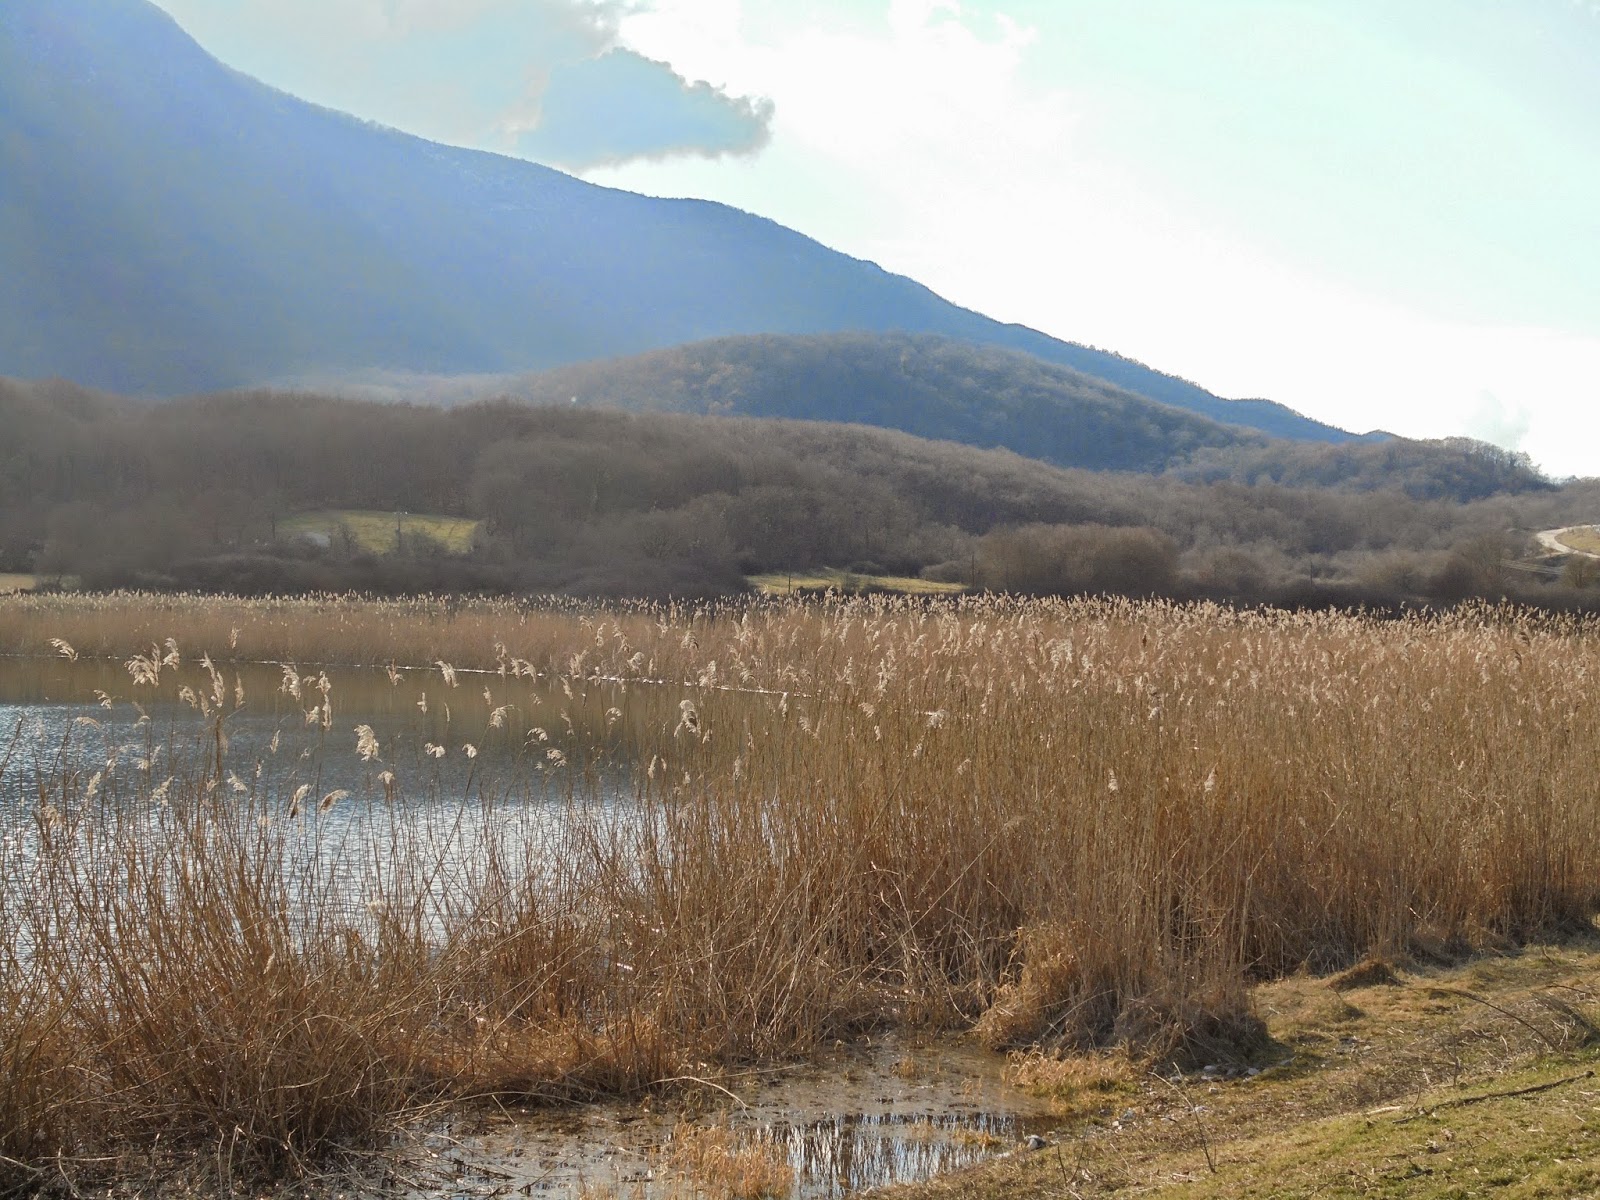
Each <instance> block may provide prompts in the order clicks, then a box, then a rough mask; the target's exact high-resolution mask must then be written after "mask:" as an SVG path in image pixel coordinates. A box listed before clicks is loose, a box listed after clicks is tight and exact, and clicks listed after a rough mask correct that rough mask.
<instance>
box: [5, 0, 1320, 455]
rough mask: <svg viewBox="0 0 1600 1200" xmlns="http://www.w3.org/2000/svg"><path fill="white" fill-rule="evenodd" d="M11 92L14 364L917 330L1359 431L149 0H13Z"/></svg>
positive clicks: (75, 369)
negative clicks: (967, 303)
mask: <svg viewBox="0 0 1600 1200" xmlns="http://www.w3.org/2000/svg"><path fill="white" fill-rule="evenodd" d="M0 113H4V115H5V120H4V128H3V129H0V274H3V275H4V276H5V277H6V279H7V287H6V288H5V289H3V290H0V374H5V375H12V376H24V377H34V378H38V377H44V376H57V375H59V376H65V377H68V378H72V379H75V380H77V381H79V382H81V383H84V384H88V385H93V386H97V387H105V388H109V389H111V390H115V391H120V392H124V393H130V394H136V395H152V396H161V395H174V394H180V393H190V392H199V391H208V390H215V389H221V388H230V387H241V386H252V385H259V384H262V383H266V382H271V381H274V380H282V379H285V378H290V377H296V376H302V377H303V376H308V375H317V374H338V373H341V372H350V371H364V370H370V369H373V368H382V369H391V370H403V371H416V372H427V373H438V374H455V373H462V372H510V371H526V370H533V369H539V368H544V367H550V366H556V365H560V364H564V363H571V362H578V361H583V360H588V359H597V358H607V357H613V356H617V355H624V354H632V353H638V352H641V351H645V350H650V349H660V348H664V347H668V346H673V345H677V344H680V343H684V342H690V341H696V340H700V339H705V338H710V337H719V336H724V335H729V334H737V333H817V332H827V331H840V330H873V331H889V330H909V331H917V332H926V333H938V334H944V335H948V336H953V337H959V338H965V339H967V340H971V341H977V342H984V343H990V344H994V345H1000V346H1007V347H1011V348H1013V349H1020V350H1025V351H1027V352H1029V353H1031V354H1035V355H1038V356H1039V357H1041V358H1044V359H1047V360H1049V361H1051V362H1055V363H1059V364H1062V365H1065V366H1068V367H1071V368H1073V369H1074V370H1078V371H1081V372H1084V373H1086V374H1089V375H1093V376H1096V377H1098V378H1101V379H1105V380H1107V381H1109V382H1111V383H1113V384H1115V385H1117V386H1119V387H1122V388H1125V389H1127V390H1129V391H1133V392H1136V393H1138V394H1140V395H1143V396H1146V397H1149V398H1152V399H1156V400H1159V401H1162V402H1163V403H1167V404H1173V405H1177V406H1179V407H1182V408H1186V409H1189V410H1190V411H1192V412H1195V413H1198V414H1200V415H1203V416H1206V417H1208V418H1210V419H1212V420H1217V421H1224V422H1228V423H1232V424H1238V425H1243V426H1247V427H1250V428H1254V429H1258V430H1261V431H1263V432H1266V433H1269V434H1272V435H1274V436H1285V437H1296V438H1305V439H1310V440H1318V441H1331V442H1340V441H1345V440H1349V438H1350V436H1351V435H1349V434H1347V433H1344V432H1343V431H1341V430H1336V429H1333V428H1331V427H1329V426H1326V425H1321V424H1319V423H1317V422H1314V421H1310V420H1308V419H1307V418H1305V417H1302V416H1300V415H1299V414H1296V413H1293V412H1291V411H1290V410H1288V409H1286V408H1283V407H1282V406H1279V405H1275V404H1272V403H1270V402H1264V401H1249V402H1237V401H1228V400H1223V399H1220V398H1219V397H1216V396H1213V395H1212V394H1210V393H1209V392H1206V391H1205V390H1204V389H1202V388H1200V387H1197V386H1196V385H1194V384H1191V383H1188V382H1185V381H1183V380H1180V379H1175V378H1173V377H1171V376H1167V375H1163V374H1161V373H1159V372H1156V371H1153V370H1150V369H1149V368H1147V367H1144V366H1142V365H1140V364H1138V363H1135V362H1132V361H1131V360H1128V359H1125V358H1121V357H1119V356H1117V355H1114V354H1110V353H1106V352H1104V351H1100V350H1095V349H1091V348H1088V347H1084V346H1078V345H1073V344H1070V343H1066V342H1061V341H1057V340H1055V339H1053V338H1049V337H1047V336H1045V335H1043V334H1040V333H1038V332H1036V331H1033V330H1030V329H1026V328H1023V327H1021V326H1016V325H1005V324H1001V323H999V322H996V321H993V320H990V319H989V318H987V317H984V316H981V315H980V314H977V313H973V312H970V311H967V310H964V309H961V308H958V307H956V306H955V305H952V304H950V303H948V302H946V301H945V300H943V299H941V298H940V297H938V296H936V295H935V294H934V293H933V292H931V291H929V290H928V289H927V288H925V287H922V286H921V285H919V284H917V283H915V282H913V281H911V280H909V279H905V278H901V277H897V276H894V275H891V274H888V273H886V272H884V271H883V270H881V269H880V268H878V267H876V266H874V265H873V264H871V263H867V262H862V261H859V260H857V259H853V258H850V257H848V256H846V255H843V254H839V253H837V252H834V251H832V250H829V249H827V248H826V247H824V246H821V245H819V244H818V243H816V242H814V241H812V240H810V239H809V238H806V237H804V236H802V235H801V234H799V233H796V232H795V231H793V230H790V229H786V228H783V227H782V226H779V225H777V224H775V223H774V222H771V221H768V220H764V219H762V218H759V217H755V216H751V215H749V214H747V213H743V212H739V211H737V210H734V209H732V208H728V207H726V206H723V205H718V204H711V203H705V202H701V201H690V200H658V199H651V198H647V197H643V196H637V195H632V194H629V193H626V192H621V191H616V190H612V189H607V188H602V187H597V186H594V185H591V184H588V183H584V182H582V181H580V180H577V179H574V178H572V177H570V176H567V175H565V174H562V173H561V172H559V171H554V170H550V169H548V168H545V167H541V166H537V165H535V164H532V163H528V162H523V161H520V160H513V159H508V158H502V157H497V156H495V155H490V154H484V153H479V152H474V151H466V150H459V149H452V148H449V147H446V146H441V145H437V144H434V143H430V142H427V141H424V140H422V139H419V138H415V137H410V136H407V135H405V134H402V133H398V132H396V131H394V130H391V129H384V128H379V127H376V126H373V125H370V124H367V123H364V122H361V121H358V120H356V119H354V118H352V117H349V116H345V115H343V114H340V113H337V112H332V111H329V110H326V109H322V108H319V107H316V106H314V105H310V104H307V103H304V102H302V101H299V100H297V99H295V98H293V97H291V96H288V95H285V94H283V93H281V92H278V91H275V90H273V89H272V88H269V87H267V86H265V85H263V84H261V83H258V82H256V81H255V80H252V79H249V78H247V77H245V76H243V75H241V74H239V73H237V72H235V71H232V70H230V69H228V68H226V67H224V66H223V65H222V64H220V63H218V62H217V61H215V60H214V59H212V58H211V57H209V56H208V55H207V54H206V53H205V52H204V51H203V50H202V49H201V48H200V47H199V46H198V45H196V44H195V43H194V42H193V41H192V39H190V38H189V37H188V36H187V35H185V34H184V33H183V31H182V30H181V29H180V28H179V27H178V26H177V25H176V24H175V23H174V22H173V21H171V20H170V19H169V18H168V17H167V16H166V15H165V14H164V13H162V12H161V11H160V10H159V9H157V8H155V7H154V6H153V5H151V4H149V3H147V2H146V0H7V2H6V3H5V4H4V5H3V6H0Z"/></svg>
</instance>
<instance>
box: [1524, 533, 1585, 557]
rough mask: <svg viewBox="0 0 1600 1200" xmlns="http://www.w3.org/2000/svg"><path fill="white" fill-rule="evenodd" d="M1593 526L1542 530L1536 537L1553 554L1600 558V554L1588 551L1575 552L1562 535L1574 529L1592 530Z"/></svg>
mask: <svg viewBox="0 0 1600 1200" xmlns="http://www.w3.org/2000/svg"><path fill="white" fill-rule="evenodd" d="M1592 528H1594V527H1593V526H1592V525H1567V526H1565V527H1564V528H1561V529H1545V530H1541V531H1540V532H1539V533H1537V534H1535V535H1534V536H1535V537H1537V538H1538V539H1539V545H1541V546H1543V547H1544V548H1545V549H1546V550H1548V551H1550V552H1551V553H1552V554H1579V555H1582V556H1583V557H1584V558H1600V554H1595V553H1592V552H1591V551H1588V550H1575V549H1573V548H1572V547H1571V546H1569V545H1567V543H1566V542H1565V541H1563V540H1562V536H1561V535H1562V534H1565V533H1571V532H1572V531H1573V530H1574V529H1592Z"/></svg>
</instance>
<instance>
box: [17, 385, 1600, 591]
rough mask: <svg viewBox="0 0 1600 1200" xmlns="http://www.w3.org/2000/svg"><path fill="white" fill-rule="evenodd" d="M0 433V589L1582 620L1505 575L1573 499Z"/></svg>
mask: <svg viewBox="0 0 1600 1200" xmlns="http://www.w3.org/2000/svg"><path fill="white" fill-rule="evenodd" d="M0 422H3V426H0V427H3V428H4V429H5V430H6V432H7V437H6V439H5V441H4V443H3V445H0V571H34V572H36V573H41V574H43V575H45V576H48V577H58V576H72V577H75V578H78V579H80V580H82V581H83V583H84V584H85V585H86V586H94V587H103V586H118V585H140V586H148V587H200V588H209V589H216V590H227V591H241V592H264V591H265V592H271V591H276V592H292V591H304V590H339V589H355V590H363V591H373V592H402V591H418V590H435V591H439V590H444V591H502V592H516V591H555V592H564V593H571V594H581V595H666V594H671V595H680V596H687V595H706V594H722V593H728V592H732V591H736V590H738V589H739V588H740V587H742V586H743V581H744V578H745V576H747V575H749V574H754V573H757V572H769V571H786V570H794V571H800V570H805V569H809V568H817V567H835V568H846V569H850V570H853V571H856V572H857V573H859V574H862V575H876V574H883V573H892V574H908V575H923V576H926V577H929V578H937V579H948V580H954V581H957V582H961V583H964V584H968V585H970V586H974V587H980V588H995V589H1007V590H1017V591H1064V592H1079V591H1090V592H1092V591H1111V592H1119V593H1125V594H1133V595H1147V594H1162V595H1207V596H1217V597H1221V598H1232V599H1238V600H1243V601H1257V600H1265V601H1277V602H1285V603H1363V602H1365V603H1375V604H1377V603H1400V602H1403V601H1406V600H1414V599H1424V600H1426V599H1434V600H1449V599H1457V598H1460V597H1462V596H1465V595H1498V594H1511V595H1517V596H1523V597H1532V598H1536V599H1539V600H1540V601H1541V602H1545V603H1551V604H1572V603H1583V602H1586V598H1587V596H1588V595H1589V593H1588V592H1587V591H1585V590H1583V589H1579V588H1577V587H1575V586H1573V582H1574V581H1572V580H1568V581H1566V582H1565V583H1563V582H1562V581H1561V580H1559V579H1550V580H1547V579H1544V578H1542V577H1540V576H1537V575H1531V574H1526V573H1523V572H1520V571H1516V570H1514V569H1513V564H1514V563H1515V561H1516V560H1517V559H1518V558H1520V557H1522V556H1523V555H1524V554H1525V553H1527V552H1528V549H1529V547H1528V542H1529V540H1530V539H1529V537H1528V534H1527V533H1526V531H1529V530H1533V529H1537V528H1543V527H1548V526H1554V525H1559V524H1568V523H1579V522H1583V521H1587V520H1592V519H1594V518H1595V515H1596V506H1597V505H1600V484H1595V483H1592V482H1590V483H1574V484H1569V485H1567V486H1564V487H1559V488H1557V487H1552V486H1548V485H1543V486H1539V487H1528V488H1520V489H1518V490H1505V489H1502V490H1498V491H1494V492H1491V493H1490V494H1488V495H1486V496H1482V497H1479V498H1475V499H1470V500H1468V501H1466V502H1458V501H1456V500H1454V499H1452V498H1444V497H1438V496H1429V495H1426V494H1423V495H1418V494H1416V492H1417V490H1418V489H1416V488H1415V487H1413V486H1407V482H1406V478H1405V476H1404V475H1403V473H1401V474H1399V475H1398V476H1397V482H1396V486H1391V487H1380V486H1377V484H1378V483H1379V482H1380V478H1379V477H1378V476H1377V475H1376V473H1374V474H1373V477H1372V478H1371V479H1370V480H1369V481H1368V484H1369V486H1365V487H1353V486H1350V485H1349V481H1348V479H1346V480H1345V482H1344V483H1343V484H1342V485H1341V486H1334V487H1329V486H1320V485H1318V484H1317V483H1316V482H1314V480H1308V479H1306V478H1304V477H1303V476H1296V477H1292V478H1289V479H1287V480H1283V479H1276V478H1270V477H1261V476H1259V475H1256V476H1251V477H1248V478H1237V477H1235V476H1236V475H1240V472H1239V471H1231V472H1224V471H1221V470H1220V469H1219V470H1218V471H1217V475H1218V476H1219V477H1216V478H1206V477H1204V475H1203V474H1201V475H1198V476H1191V477H1184V476H1181V475H1174V474H1168V475H1163V476H1150V475H1144V474H1135V473H1117V472H1104V471H1087V470H1065V469H1061V468H1057V467H1053V466H1050V465H1047V464H1045V463H1042V462H1039V461H1036V460H1033V459H1028V458H1023V457H1021V456H1020V455H1017V454H1015V453H1012V452H1009V451H1004V450H982V449H976V448H972V447H968V446H962V445H956V444H953V443H948V442H934V441H927V440H922V439H919V438H915V437H912V436H910V435H908V434H904V433H898V432H893V431H888V430H882V429H871V428H864V427H860V426H851V425H839V424H828V423H821V422H802V421H788V420H778V419H767V420H759V419H755V418H744V417H707V416H691V415H683V414H675V413H630V412H617V411H604V410H590V409H583V408H581V407H578V408H574V407H573V406H571V405H570V403H569V404H567V405H565V406H550V405H546V406H537V405H528V404H520V403H513V402H507V401H496V402H485V403H474V404H468V405H464V406H460V407H456V408H453V409H440V408H432V407H422V406H412V405H405V404H381V403H374V402H366V401H354V400H345V399H334V398H329V397H326V396H318V395H308V394H286V393H266V392H263V393H252V394H229V395H219V396H207V397H197V398H193V399H189V400H182V401H173V402H168V403H164V404H157V405H148V404H137V403H132V402H128V401H122V400H117V399H114V398H110V397H106V396H101V395H96V394H93V393H88V392H84V391H81V390H79V389H74V388H71V387H69V386H67V385H61V384H51V385H23V384H16V383H6V382H0ZM1312 449H1313V450H1315V449H1316V448H1312ZM1331 449H1332V450H1334V451H1339V452H1346V451H1349V452H1353V451H1356V450H1359V449H1361V448H1360V447H1348V448H1346V447H1334V448H1331ZM1367 449H1369V450H1370V449H1372V448H1371V447H1369V448H1367ZM1379 449H1381V447H1380V448H1379ZM1324 452H1325V451H1324ZM1441 453H1454V454H1455V455H1456V458H1455V459H1452V460H1451V461H1462V460H1470V459H1471V458H1472V456H1474V455H1481V454H1482V453H1483V452H1482V451H1481V450H1479V449H1476V448H1475V447H1465V448H1457V449H1456V450H1455V451H1453V452H1452V451H1449V450H1448V448H1445V450H1443V451H1441ZM1470 465H1471V464H1470V462H1469V463H1468V466H1470ZM1513 465H1514V464H1513ZM1467 469H1468V468H1467V467H1466V466H1464V467H1462V468H1461V470H1463V471H1465V470H1467ZM1411 482H1412V483H1414V482H1415V481H1414V480H1413V481H1411ZM1424 491H1425V489H1424ZM327 509H332V510H340V509H373V510H379V511H407V512H412V513H438V514H444V515H452V516H459V517H465V518H470V519H473V520H476V521H479V522H481V526H480V529H481V533H480V536H479V538H478V541H477V544H476V545H475V546H474V547H473V548H472V550H471V551H470V552H469V553H467V554H451V553H447V552H445V551H444V550H443V548H442V547H438V546H435V545H431V544H430V543H429V542H428V540H427V539H426V538H425V537H421V536H415V535H414V536H410V537H408V538H406V539H404V543H403V544H402V545H401V546H400V547H399V549H398V552H396V553H389V554H382V555H378V554H372V553H370V552H367V551H363V550H362V549H361V548H360V547H359V545H356V544H354V543H353V542H341V541H340V540H339V539H334V540H333V541H332V543H331V544H329V545H318V544H315V543H312V542H309V541H307V540H306V539H304V538H296V537H293V536H291V535H290V534H289V533H288V531H287V529H286V526H287V524H288V522H289V520H290V518H292V517H293V516H294V515H295V514H297V513H303V512H306V511H311V510H327ZM1578 582H1584V581H1581V580H1580V581H1578Z"/></svg>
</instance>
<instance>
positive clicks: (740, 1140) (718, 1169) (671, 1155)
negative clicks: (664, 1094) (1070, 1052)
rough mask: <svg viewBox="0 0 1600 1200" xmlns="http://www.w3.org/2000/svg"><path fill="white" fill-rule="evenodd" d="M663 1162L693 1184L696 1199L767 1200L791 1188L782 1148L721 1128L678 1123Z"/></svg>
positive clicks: (791, 1183)
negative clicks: (698, 1197) (702, 1197)
mask: <svg viewBox="0 0 1600 1200" xmlns="http://www.w3.org/2000/svg"><path fill="white" fill-rule="evenodd" d="M665 1158H666V1162H667V1164H668V1165H669V1166H670V1167H671V1168H672V1169H673V1170H674V1171H676V1172H678V1173H680V1174H682V1175H686V1176H688V1177H689V1178H690V1179H692V1180H694V1182H695V1184H696V1185H697V1186H696V1187H695V1194H696V1195H697V1196H704V1197H707V1198H708V1200H767V1198H769V1197H777V1196H787V1195H788V1194H789V1190H790V1188H791V1187H793V1186H794V1171H793V1169H792V1168H791V1167H790V1166H789V1161H788V1158H787V1156H786V1155H785V1154H784V1151H783V1147H782V1146H781V1145H778V1144H776V1143H774V1142H773V1141H771V1140H770V1139H765V1140H763V1139H760V1138H752V1137H743V1136H741V1135H740V1134H738V1133H737V1132H735V1131H734V1130H732V1129H729V1128H728V1127H726V1126H724V1125H698V1124H695V1123H693V1122H690V1121H681V1122H679V1123H678V1125H677V1127H676V1128H675V1129H674V1130H673V1131H672V1140H671V1142H670V1143H669V1144H668V1145H667V1147H666V1154H665Z"/></svg>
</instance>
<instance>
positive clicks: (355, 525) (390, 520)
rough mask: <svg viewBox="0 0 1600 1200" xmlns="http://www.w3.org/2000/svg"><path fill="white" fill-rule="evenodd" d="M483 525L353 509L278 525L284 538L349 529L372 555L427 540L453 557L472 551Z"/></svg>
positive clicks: (327, 534)
mask: <svg viewBox="0 0 1600 1200" xmlns="http://www.w3.org/2000/svg"><path fill="white" fill-rule="evenodd" d="M481 524H482V522H481V521H473V520H468V519H467V518H465V517H444V516H437V515H429V514H427V513H398V512H369V511H356V510H353V509H338V510H334V509H328V510H324V511H322V512H311V513H297V514H296V515H295V516H292V517H288V518H286V519H284V520H282V521H279V522H278V534H279V536H281V537H295V536H297V535H305V534H314V535H318V536H320V537H326V538H337V537H339V536H341V529H347V530H349V532H350V536H351V537H353V538H354V539H355V542H356V544H357V545H359V546H360V547H361V549H363V550H365V551H367V552H368V553H370V554H391V553H393V552H394V550H395V548H396V546H397V545H398V544H399V541H400V540H401V539H403V538H405V537H408V536H418V537H425V538H428V539H429V540H431V541H434V542H437V543H438V544H439V545H441V546H443V547H444V548H445V549H446V550H448V551H449V552H450V553H452V554H465V553H466V552H467V551H468V550H470V549H472V540H473V538H474V537H475V536H476V534H477V531H478V526H479V525H481Z"/></svg>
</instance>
